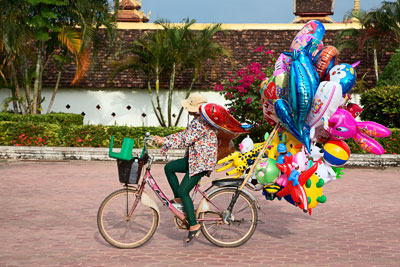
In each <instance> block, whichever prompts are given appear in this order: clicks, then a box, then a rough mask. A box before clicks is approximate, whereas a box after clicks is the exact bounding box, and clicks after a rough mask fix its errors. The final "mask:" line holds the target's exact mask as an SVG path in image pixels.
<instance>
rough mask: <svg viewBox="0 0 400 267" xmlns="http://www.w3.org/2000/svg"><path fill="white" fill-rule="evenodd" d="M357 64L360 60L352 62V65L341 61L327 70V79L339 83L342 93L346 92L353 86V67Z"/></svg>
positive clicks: (354, 72)
mask: <svg viewBox="0 0 400 267" xmlns="http://www.w3.org/2000/svg"><path fill="white" fill-rule="evenodd" d="M358 64H360V61H358V62H356V63H354V64H353V65H349V64H346V63H342V64H340V65H336V66H334V67H333V68H332V69H331V70H330V71H329V76H328V78H327V80H329V81H332V82H337V83H339V84H340V85H341V86H342V91H343V94H346V93H347V92H348V91H350V90H351V89H352V88H353V87H354V85H355V83H356V70H355V67H357V66H358Z"/></svg>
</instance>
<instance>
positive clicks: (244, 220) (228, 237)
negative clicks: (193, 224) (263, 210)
mask: <svg viewBox="0 0 400 267" xmlns="http://www.w3.org/2000/svg"><path fill="white" fill-rule="evenodd" d="M235 192H236V189H233V188H226V189H221V190H219V191H216V192H214V193H211V194H210V196H209V199H210V201H211V202H212V203H213V204H214V205H215V206H217V208H216V207H215V206H214V205H212V204H211V203H208V204H209V207H210V209H209V210H208V211H206V212H202V213H200V214H199V221H200V222H201V225H202V228H201V231H202V233H203V234H204V236H205V237H206V238H207V240H208V241H210V242H211V243H213V244H215V245H217V246H220V247H238V246H240V245H242V244H244V243H246V242H247V240H249V238H250V237H251V236H252V235H253V233H254V231H255V230H256V227H257V219H258V213H257V207H256V205H255V204H254V202H253V201H252V200H251V198H250V197H249V196H247V195H246V194H245V193H243V192H240V194H239V197H238V199H237V201H236V204H235V205H234V207H233V210H232V215H231V217H230V220H228V221H227V222H226V223H225V222H224V221H223V217H224V216H225V215H226V214H227V208H228V206H229V204H230V202H231V200H232V197H233V196H234V195H235Z"/></svg>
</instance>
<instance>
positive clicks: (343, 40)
mask: <svg viewBox="0 0 400 267" xmlns="http://www.w3.org/2000/svg"><path fill="white" fill-rule="evenodd" d="M350 19H355V20H357V21H358V22H359V27H354V28H350V29H346V30H342V31H341V32H340V33H339V34H338V36H337V37H336V40H335V46H336V48H337V49H338V50H339V51H342V50H343V49H345V48H350V49H352V50H354V51H358V52H359V53H361V52H363V51H365V50H366V51H367V53H370V52H372V54H373V60H374V70H375V77H376V81H378V80H379V66H378V51H380V49H379V48H380V47H382V41H383V39H382V37H383V36H382V34H381V33H380V32H379V31H378V30H377V29H376V20H375V18H374V16H373V14H372V12H365V11H363V10H353V11H352V12H351V13H348V14H347V15H346V20H350ZM355 25H357V24H355Z"/></svg>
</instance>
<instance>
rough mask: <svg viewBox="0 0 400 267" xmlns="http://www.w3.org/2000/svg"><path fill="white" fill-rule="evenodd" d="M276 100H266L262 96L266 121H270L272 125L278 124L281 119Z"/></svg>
mask: <svg viewBox="0 0 400 267" xmlns="http://www.w3.org/2000/svg"><path fill="white" fill-rule="evenodd" d="M273 103H274V102H272V101H270V100H266V99H264V98H262V97H261V104H262V109H263V116H264V119H265V121H266V122H268V123H269V124H270V125H273V126H274V125H276V124H277V123H278V121H279V118H278V117H277V115H276V113H275V108H274V104H273Z"/></svg>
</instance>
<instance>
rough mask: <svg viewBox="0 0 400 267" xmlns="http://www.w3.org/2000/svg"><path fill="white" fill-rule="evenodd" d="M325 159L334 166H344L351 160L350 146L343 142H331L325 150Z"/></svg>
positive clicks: (325, 146)
mask: <svg viewBox="0 0 400 267" xmlns="http://www.w3.org/2000/svg"><path fill="white" fill-rule="evenodd" d="M323 152H324V159H325V161H326V162H328V163H329V164H330V165H332V166H336V167H339V166H342V165H344V164H345V163H346V162H347V161H348V160H349V158H350V148H349V146H348V145H347V144H346V143H345V142H344V141H341V140H330V141H328V142H327V143H326V144H325V145H324V148H323Z"/></svg>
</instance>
